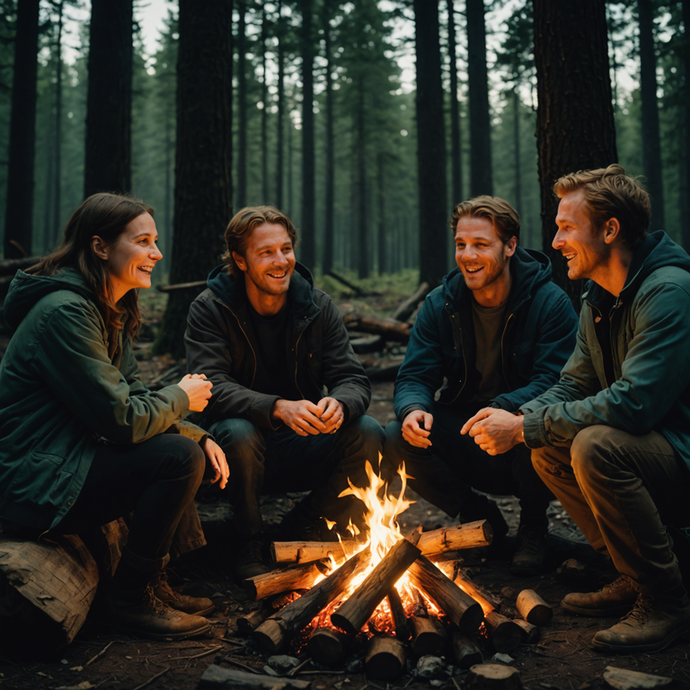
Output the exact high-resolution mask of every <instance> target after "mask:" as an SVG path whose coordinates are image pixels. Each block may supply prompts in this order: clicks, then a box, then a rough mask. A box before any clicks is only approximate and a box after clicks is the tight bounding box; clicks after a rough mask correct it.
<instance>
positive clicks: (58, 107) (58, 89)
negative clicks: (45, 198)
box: [46, 0, 65, 241]
mask: <svg viewBox="0 0 690 690" xmlns="http://www.w3.org/2000/svg"><path fill="white" fill-rule="evenodd" d="M57 10H58V30H57V38H56V42H55V54H56V60H55V61H56V63H57V64H56V67H55V170H54V175H55V178H54V181H53V184H54V186H55V188H54V192H53V193H54V194H55V197H54V199H53V214H54V227H55V240H56V241H57V240H59V239H60V238H59V233H60V202H61V201H62V184H61V183H62V28H63V14H64V10H65V2H64V0H59V2H58V3H57ZM46 239H47V238H46Z"/></svg>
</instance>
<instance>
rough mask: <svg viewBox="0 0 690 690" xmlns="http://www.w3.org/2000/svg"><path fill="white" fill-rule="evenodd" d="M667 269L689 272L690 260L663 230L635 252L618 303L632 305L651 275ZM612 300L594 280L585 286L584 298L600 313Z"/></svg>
mask: <svg viewBox="0 0 690 690" xmlns="http://www.w3.org/2000/svg"><path fill="white" fill-rule="evenodd" d="M667 266H675V267H677V268H681V269H683V270H684V271H688V272H690V256H688V253H687V252H686V251H685V250H684V249H683V248H682V247H680V246H679V245H678V244H676V243H675V242H674V241H673V240H672V239H671V238H670V237H669V236H668V235H667V234H666V233H665V232H664V231H663V230H656V231H655V232H650V233H648V235H647V237H645V239H644V240H643V242H642V244H641V245H640V246H639V247H638V248H637V249H636V250H635V254H634V255H633V260H632V263H631V264H630V268H629V269H628V276H627V278H626V280H625V285H624V286H623V289H622V290H621V293H620V295H619V296H618V300H619V301H621V302H629V301H631V300H632V298H633V297H634V296H635V294H636V293H637V291H638V289H639V288H640V285H642V283H643V282H644V281H645V279H646V278H647V277H648V276H649V275H650V274H651V273H653V272H654V271H656V270H657V269H659V268H664V267H667ZM611 297H612V296H611V293H609V292H608V291H606V290H604V288H603V287H601V286H600V285H597V284H596V283H595V282H594V281H591V280H590V281H588V283H587V284H586V286H585V292H584V294H583V296H582V298H583V299H585V300H587V302H589V303H590V304H591V305H592V306H594V307H597V308H599V309H600V310H603V309H604V308H605V307H606V306H607V305H610V303H611Z"/></svg>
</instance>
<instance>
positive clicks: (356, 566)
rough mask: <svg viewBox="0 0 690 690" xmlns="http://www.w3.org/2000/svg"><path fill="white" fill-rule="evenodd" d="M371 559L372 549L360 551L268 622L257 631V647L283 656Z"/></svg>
mask: <svg viewBox="0 0 690 690" xmlns="http://www.w3.org/2000/svg"><path fill="white" fill-rule="evenodd" d="M370 557H371V554H370V552H369V549H364V550H363V551H360V552H359V553H358V554H356V555H354V556H353V557H352V558H350V560H348V561H346V562H345V563H343V565H341V566H340V567H339V568H338V569H337V570H334V571H333V572H332V573H331V574H330V575H329V576H328V577H327V578H326V579H325V580H322V581H321V582H319V584H318V585H315V586H314V587H312V588H311V589H310V590H309V591H308V592H307V593H306V594H305V595H304V596H302V597H300V598H299V599H297V600H296V601H293V602H292V603H291V604H288V605H287V606H286V607H285V608H284V609H282V610H281V611H278V612H277V613H275V614H273V615H272V616H271V617H270V618H267V619H266V620H265V621H264V622H263V623H262V624H261V625H260V626H259V627H258V628H257V629H256V630H255V631H254V634H253V638H254V640H255V641H256V643H257V644H258V645H259V646H260V647H261V648H262V649H264V650H265V651H267V652H270V653H271V654H278V653H279V652H281V651H282V650H283V649H284V647H285V645H286V644H287V641H288V639H289V638H290V637H291V636H292V635H293V634H294V633H295V632H296V631H297V630H299V629H300V628H303V627H304V626H305V625H307V623H309V622H310V621H311V620H312V618H314V616H316V614H317V613H319V611H321V610H322V609H323V608H324V607H326V606H328V604H330V603H331V602H332V601H333V600H334V599H335V598H336V597H338V596H340V595H341V594H342V593H343V591H344V590H345V588H346V587H347V583H348V582H349V581H350V579H351V578H352V577H353V576H355V575H357V574H358V573H360V572H362V571H363V570H364V569H365V568H366V567H367V565H368V563H369V559H370Z"/></svg>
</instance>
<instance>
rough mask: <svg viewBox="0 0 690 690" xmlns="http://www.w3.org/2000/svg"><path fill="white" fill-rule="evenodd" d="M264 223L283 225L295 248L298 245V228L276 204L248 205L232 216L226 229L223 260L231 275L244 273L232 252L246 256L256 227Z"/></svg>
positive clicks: (235, 275)
mask: <svg viewBox="0 0 690 690" xmlns="http://www.w3.org/2000/svg"><path fill="white" fill-rule="evenodd" d="M264 223H275V224H277V225H282V226H283V227H284V228H285V230H287V234H288V236H289V237H290V241H291V242H292V246H293V248H294V247H295V246H296V245H297V230H296V229H295V226H294V225H293V224H292V221H291V220H290V219H289V218H288V217H287V216H286V215H285V214H284V213H281V212H280V211H279V210H278V209H277V208H276V207H275V206H247V207H246V208H243V209H242V210H240V211H238V212H237V213H236V214H235V215H234V216H233V217H232V220H231V221H230V222H229V223H228V227H227V228H226V229H225V245H226V247H227V250H226V252H225V254H223V261H224V262H225V263H226V265H227V271H228V275H229V276H233V277H235V278H236V277H237V276H239V275H241V274H242V271H241V270H240V268H239V267H238V266H237V263H236V261H235V258H234V257H233V255H232V253H233V252H237V253H238V254H239V255H240V256H244V255H245V252H246V251H247V243H248V242H249V238H250V237H251V236H252V233H253V232H254V228H258V227H259V225H263V224H264Z"/></svg>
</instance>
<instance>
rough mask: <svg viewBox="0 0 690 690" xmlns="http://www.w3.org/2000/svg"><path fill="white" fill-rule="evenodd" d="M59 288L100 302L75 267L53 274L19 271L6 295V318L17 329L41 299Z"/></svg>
mask: <svg viewBox="0 0 690 690" xmlns="http://www.w3.org/2000/svg"><path fill="white" fill-rule="evenodd" d="M57 290H71V291H72V292H76V293H78V294H80V295H82V296H83V297H85V298H86V299H88V300H91V301H93V302H95V303H96V304H97V303H98V302H97V300H96V299H95V295H94V294H93V292H92V291H91V290H90V289H89V288H88V287H87V286H86V283H85V281H84V277H83V276H82V274H81V273H80V272H79V271H77V270H76V269H74V268H63V269H61V270H60V271H57V272H56V273H55V275H53V276H35V275H31V274H29V273H24V271H17V275H16V276H15V277H14V279H13V280H12V282H11V283H10V288H9V290H8V292H7V296H6V297H5V304H4V309H5V320H6V321H7V323H8V324H9V325H10V326H11V327H12V328H14V329H15V330H16V328H17V327H18V326H19V324H20V323H21V322H22V321H23V320H24V318H25V317H26V315H27V314H28V313H29V312H30V311H31V309H32V308H33V307H34V305H35V304H36V303H37V302H38V301H39V300H40V299H42V298H43V297H45V296H46V295H48V294H50V293H51V292H56V291H57Z"/></svg>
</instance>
